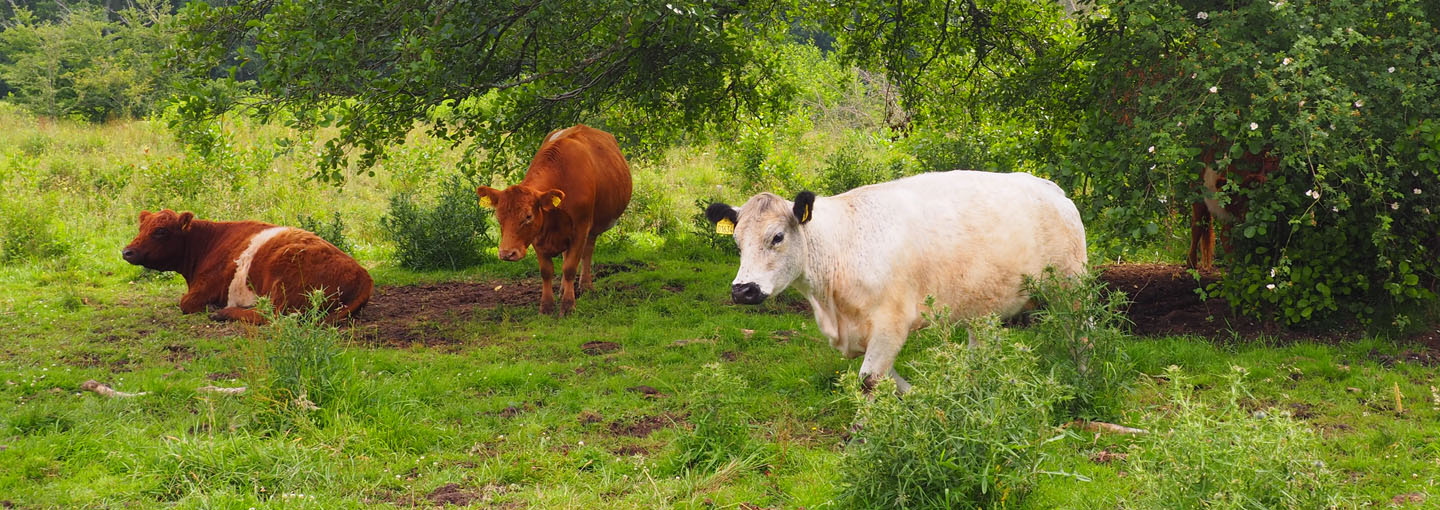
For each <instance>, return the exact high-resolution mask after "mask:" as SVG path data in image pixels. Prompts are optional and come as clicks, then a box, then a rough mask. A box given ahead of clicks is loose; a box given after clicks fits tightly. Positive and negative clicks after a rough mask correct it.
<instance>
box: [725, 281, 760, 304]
mask: <svg viewBox="0 0 1440 510" xmlns="http://www.w3.org/2000/svg"><path fill="white" fill-rule="evenodd" d="M766 297H767V296H766V294H765V293H764V292H760V286H759V285H756V284H755V283H737V284H735V285H731V286H730V299H733V300H735V302H736V303H740V304H742V305H758V304H760V303H761V302H763V301H765V298H766Z"/></svg>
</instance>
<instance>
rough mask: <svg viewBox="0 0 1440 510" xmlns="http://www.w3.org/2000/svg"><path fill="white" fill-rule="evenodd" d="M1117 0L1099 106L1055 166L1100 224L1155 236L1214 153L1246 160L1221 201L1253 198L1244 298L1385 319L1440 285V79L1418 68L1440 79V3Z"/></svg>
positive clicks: (1264, 308)
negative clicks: (1439, 117)
mask: <svg viewBox="0 0 1440 510" xmlns="http://www.w3.org/2000/svg"><path fill="white" fill-rule="evenodd" d="M1104 3H1105V4H1109V5H1108V6H1106V7H1108V8H1109V13H1110V15H1109V16H1107V17H1105V18H1103V19H1098V18H1097V19H1096V20H1095V22H1094V24H1093V25H1092V27H1091V28H1092V30H1093V35H1092V36H1091V42H1092V43H1094V44H1093V45H1092V46H1090V47H1089V49H1090V50H1091V51H1093V54H1092V56H1091V58H1093V59H1094V64H1093V67H1089V68H1088V70H1087V71H1086V74H1087V75H1088V77H1087V80H1088V82H1089V83H1086V84H1084V88H1085V89H1088V90H1091V91H1095V93H1094V95H1093V96H1092V97H1091V98H1089V101H1090V104H1093V105H1095V106H1092V107H1090V111H1088V112H1087V113H1086V114H1085V118H1084V119H1083V121H1082V122H1081V123H1080V124H1079V125H1078V126H1077V129H1076V130H1074V131H1073V132H1071V133H1068V134H1066V135H1063V138H1060V137H1059V136H1057V138H1056V140H1057V141H1061V142H1062V147H1059V148H1058V150H1057V151H1055V152H1056V155H1057V158H1056V159H1055V164H1056V166H1055V167H1054V168H1053V171H1052V172H1051V173H1052V175H1054V176H1055V177H1056V179H1057V181H1058V182H1060V183H1061V184H1062V185H1065V186H1066V187H1067V188H1068V189H1071V190H1073V191H1074V192H1075V193H1076V198H1077V202H1078V203H1079V205H1080V206H1081V210H1082V213H1083V214H1084V215H1085V219H1086V224H1087V225H1092V226H1094V227H1097V228H1094V229H1092V230H1096V231H1108V232H1120V233H1122V234H1120V235H1121V236H1123V237H1125V238H1129V239H1131V240H1132V241H1133V240H1135V239H1147V238H1148V239H1153V238H1154V237H1155V236H1156V235H1157V234H1158V233H1159V229H1157V228H1155V225H1157V224H1162V223H1163V218H1165V217H1166V216H1168V215H1170V214H1172V213H1173V212H1175V210H1176V209H1177V207H1176V204H1180V205H1182V208H1179V210H1180V212H1182V213H1183V212H1184V209H1185V208H1183V205H1188V204H1189V203H1191V202H1195V201H1198V200H1199V199H1200V198H1201V193H1200V191H1199V190H1200V188H1199V185H1198V181H1199V176H1200V173H1201V170H1202V168H1203V167H1204V166H1206V164H1207V163H1206V161H1205V160H1206V159H1212V160H1213V162H1212V163H1210V166H1212V167H1213V168H1221V169H1224V168H1229V167H1231V166H1232V165H1234V171H1231V172H1229V175H1228V180H1227V183H1226V184H1225V185H1224V186H1223V187H1222V188H1221V189H1220V193H1219V194H1218V197H1217V198H1218V200H1220V201H1221V202H1222V203H1235V202H1239V201H1242V200H1243V201H1244V202H1245V204H1246V209H1247V210H1246V212H1245V214H1244V216H1243V218H1241V219H1240V220H1238V221H1237V222H1236V223H1234V224H1233V226H1232V228H1231V229H1230V234H1229V238H1230V244H1229V245H1228V247H1229V248H1230V249H1229V250H1223V251H1222V253H1220V256H1221V260H1222V261H1223V262H1224V263H1225V264H1226V265H1227V274H1226V276H1225V279H1224V280H1223V282H1222V283H1221V285H1220V286H1219V288H1218V291H1219V293H1220V295H1221V296H1223V297H1224V298H1226V299H1227V300H1228V301H1229V302H1230V303H1231V304H1233V305H1235V306H1236V307H1237V309H1239V310H1242V311H1244V312H1246V313H1248V314H1251V315H1256V316H1260V317H1262V318H1272V317H1273V318H1277V319H1280V320H1283V321H1285V322H1289V323H1297V322H1305V321H1311V320H1316V319H1321V318H1326V317H1345V316H1353V317H1358V318H1360V319H1362V320H1374V319H1380V320H1387V319H1390V317H1389V315H1391V313H1392V312H1396V311H1400V312H1403V311H1404V310H1406V309H1410V308H1413V307H1416V306H1423V304H1424V303H1425V302H1427V301H1432V300H1434V299H1435V291H1436V287H1437V279H1436V277H1435V275H1436V274H1440V237H1437V235H1436V232H1440V188H1437V187H1436V185H1435V183H1436V182H1437V179H1440V166H1437V165H1436V164H1435V160H1436V158H1437V157H1440V124H1437V123H1436V121H1435V120H1434V119H1435V118H1436V116H1437V115H1440V88H1436V87H1433V86H1428V85H1426V86H1420V85H1417V84H1429V83H1435V82H1436V81H1437V80H1440V66H1437V65H1436V61H1435V55H1437V54H1440V32H1437V30H1436V28H1437V25H1436V23H1437V21H1440V4H1437V3H1436V2H1433V1H1429V0H1379V1H1373V2H1266V1H1241V2H1168V1H1153V0H1144V1H1113V2H1104ZM1257 27H1265V29H1264V30H1257ZM1267 167H1273V168H1267ZM1262 170H1264V171H1265V174H1264V179H1263V180H1261V179H1258V178H1257V177H1255V176H1256V174H1257V172H1260V171H1262ZM1247 173H1248V174H1249V176H1247V175H1246V174H1247ZM1125 244H1134V243H1133V242H1131V243H1117V245H1125ZM1336 312H1338V313H1336ZM1394 320H1395V321H1396V323H1399V322H1401V321H1403V320H1404V318H1403V317H1400V316H1397V317H1395V318H1394Z"/></svg>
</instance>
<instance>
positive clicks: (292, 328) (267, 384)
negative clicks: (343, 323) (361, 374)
mask: <svg viewBox="0 0 1440 510" xmlns="http://www.w3.org/2000/svg"><path fill="white" fill-rule="evenodd" d="M324 303H325V294H324V291H321V290H315V291H313V292H312V293H311V294H310V307H309V308H308V309H306V310H305V311H303V312H300V313H294V314H279V313H274V311H273V309H271V308H270V307H269V306H268V304H267V305H262V312H261V313H262V314H264V315H265V316H266V318H267V319H268V320H269V324H267V325H266V326H265V327H263V328H261V329H260V340H261V343H262V344H263V345H264V346H265V367H264V369H265V370H264V372H265V375H266V377H265V380H264V381H263V385H262V387H261V389H260V393H261V394H262V396H263V397H265V398H266V399H267V400H269V401H272V402H274V403H276V404H277V405H279V406H280V407H282V408H288V407H301V408H304V407H308V406H307V403H308V404H309V405H313V406H316V407H325V406H328V405H331V404H333V403H334V402H335V401H337V400H338V399H339V398H340V396H341V394H342V393H343V391H344V389H345V386H346V378H347V377H350V376H353V373H352V372H353V371H352V370H347V366H346V365H345V361H344V359H343V353H344V350H343V349H341V345H340V335H341V333H340V330H338V329H336V328H335V326H331V325H329V324H326V323H325V316H326V315H327V314H328V311H327V310H326V307H325V306H324Z"/></svg>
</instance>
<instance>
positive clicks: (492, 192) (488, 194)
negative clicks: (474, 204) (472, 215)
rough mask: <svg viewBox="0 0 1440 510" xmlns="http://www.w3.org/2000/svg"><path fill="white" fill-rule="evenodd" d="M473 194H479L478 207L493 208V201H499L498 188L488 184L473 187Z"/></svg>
mask: <svg viewBox="0 0 1440 510" xmlns="http://www.w3.org/2000/svg"><path fill="white" fill-rule="evenodd" d="M475 194H476V195H479V196H480V207H484V208H486V209H494V208H495V203H496V202H499V201H500V200H499V198H500V190H497V189H495V188H492V187H489V186H481V187H478V188H475Z"/></svg>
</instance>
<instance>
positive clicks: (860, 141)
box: [813, 133, 909, 195]
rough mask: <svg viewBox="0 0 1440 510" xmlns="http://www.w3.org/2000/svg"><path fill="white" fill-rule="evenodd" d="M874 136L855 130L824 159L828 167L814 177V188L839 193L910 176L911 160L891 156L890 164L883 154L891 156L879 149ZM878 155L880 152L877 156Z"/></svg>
mask: <svg viewBox="0 0 1440 510" xmlns="http://www.w3.org/2000/svg"><path fill="white" fill-rule="evenodd" d="M877 141H878V140H876V139H875V136H874V135H863V134H859V133H852V134H851V135H850V136H848V137H846V140H845V143H844V144H843V145H841V146H840V148H839V149H837V150H835V152H832V153H830V155H829V156H827V157H826V158H825V167H824V168H822V169H820V175H819V176H818V177H817V178H816V179H815V183H814V185H813V188H814V191H816V192H817V193H819V194H821V195H838V194H841V193H844V192H846V191H850V190H852V189H855V188H858V187H861V186H865V185H867V184H875V183H879V182H885V181H890V180H894V179H897V178H900V177H904V176H905V175H908V173H909V172H907V170H908V169H909V166H908V164H907V163H908V160H907V159H904V158H900V157H896V158H892V159H891V160H890V161H889V162H888V164H887V162H884V161H881V160H880V157H882V156H887V155H889V154H888V153H887V152H886V151H884V150H883V149H881V150H876V147H875V145H876V144H877ZM877 154H878V155H877Z"/></svg>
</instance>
